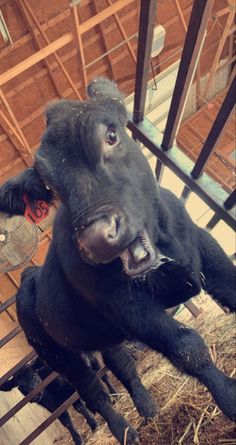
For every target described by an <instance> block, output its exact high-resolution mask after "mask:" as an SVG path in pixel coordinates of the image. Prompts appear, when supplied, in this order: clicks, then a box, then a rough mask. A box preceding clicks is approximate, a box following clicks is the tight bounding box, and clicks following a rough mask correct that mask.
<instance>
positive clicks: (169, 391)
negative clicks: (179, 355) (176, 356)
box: [84, 312, 236, 445]
mask: <svg viewBox="0 0 236 445" xmlns="http://www.w3.org/2000/svg"><path fill="white" fill-rule="evenodd" d="M191 326H192V327H194V328H195V329H197V330H198V332H199V333H201V335H202V336H203V337H204V338H205V340H206V342H207V344H208V345H209V347H210V350H211V354H212V358H213V360H214V362H215V363H216V365H217V366H218V367H219V368H220V369H221V370H223V371H224V372H225V373H226V374H227V375H231V376H233V375H234V374H235V375H236V327H235V317H234V315H228V314H227V315H226V314H220V315H217V316H215V315H210V314H207V313H206V312H205V313H204V314H202V315H200V316H199V317H198V318H197V319H196V320H192V322H191ZM138 370H139V374H140V375H141V376H142V381H143V383H144V384H145V386H146V387H148V388H149V389H150V392H151V393H152V395H153V397H154V398H155V400H156V401H157V403H158V406H159V408H160V412H159V414H158V415H157V416H156V418H155V419H154V420H150V421H149V422H148V424H147V425H144V424H143V422H142V419H141V418H140V416H139V415H138V413H137V412H136V410H135V408H134V406H133V404H132V402H131V400H130V397H129V396H128V395H127V393H126V392H125V391H124V389H123V387H121V386H120V385H119V384H117V383H115V384H116V387H117V388H118V389H120V397H119V400H118V401H117V402H116V404H115V409H116V410H117V411H119V412H121V413H122V414H124V415H125V417H126V418H127V419H128V420H129V421H130V423H131V424H132V425H133V426H134V427H135V428H136V429H137V430H138V432H139V435H140V439H141V444H142V445H193V444H196V445H205V444H206V445H236V431H235V425H234V423H233V422H231V421H230V420H228V419H227V418H226V417H225V416H224V415H223V414H222V413H221V411H220V410H219V409H218V408H217V407H216V405H215V403H214V401H213V400H212V397H211V395H210V393H209V392H208V391H207V390H206V389H205V388H204V386H203V385H201V384H200V383H198V382H197V380H196V379H192V378H190V377H188V376H186V375H183V374H181V373H180V372H178V371H177V370H176V369H175V368H174V367H173V366H172V365H171V364H170V363H169V362H168V361H167V360H166V359H165V358H163V357H162V356H160V355H159V354H157V353H155V352H153V351H149V350H146V351H144V352H139V362H138ZM235 403H236V401H235ZM99 421H100V424H101V426H100V428H99V430H98V431H97V432H95V433H94V434H91V433H90V432H88V433H87V434H85V436H84V439H85V442H86V445H117V443H118V442H117V441H116V439H114V437H112V435H111V433H110V431H109V430H108V428H107V426H106V425H104V423H103V421H101V420H100V419H99ZM86 438H87V440H86Z"/></svg>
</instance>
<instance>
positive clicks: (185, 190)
mask: <svg viewBox="0 0 236 445" xmlns="http://www.w3.org/2000/svg"><path fill="white" fill-rule="evenodd" d="M190 193H191V189H190V188H189V187H188V186H187V185H185V186H184V188H183V191H182V193H181V200H182V201H186V200H187V199H188V198H189V195H190Z"/></svg>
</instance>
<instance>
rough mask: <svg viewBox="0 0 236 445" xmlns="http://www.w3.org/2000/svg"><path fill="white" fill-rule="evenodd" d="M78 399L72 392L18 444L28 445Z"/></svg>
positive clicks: (77, 395)
mask: <svg viewBox="0 0 236 445" xmlns="http://www.w3.org/2000/svg"><path fill="white" fill-rule="evenodd" d="M78 399H79V394H78V393H77V392H74V394H72V396H70V397H69V399H67V400H66V401H65V402H64V403H62V404H61V405H60V406H59V407H58V408H57V409H56V410H55V411H54V412H53V413H52V414H51V415H50V416H49V417H48V418H47V419H46V420H44V422H42V423H41V424H40V425H39V426H38V427H37V428H35V430H34V431H32V433H31V434H29V436H27V437H26V438H25V439H24V440H22V442H20V443H19V445H28V444H30V443H31V442H33V440H34V439H36V437H38V436H39V435H40V434H41V433H42V432H43V431H45V429H46V428H48V427H49V425H51V424H52V423H53V422H54V420H56V419H57V418H58V417H59V416H60V415H61V414H62V413H64V411H66V410H67V409H68V408H69V407H70V406H71V405H72V404H73V403H75V402H76V400H78Z"/></svg>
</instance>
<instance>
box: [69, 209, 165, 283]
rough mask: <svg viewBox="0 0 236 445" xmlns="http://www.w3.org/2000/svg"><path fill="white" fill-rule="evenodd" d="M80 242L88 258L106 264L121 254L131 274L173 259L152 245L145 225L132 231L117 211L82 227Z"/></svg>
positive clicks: (144, 271)
mask: <svg viewBox="0 0 236 445" xmlns="http://www.w3.org/2000/svg"><path fill="white" fill-rule="evenodd" d="M77 242H78V246H79V249H80V251H81V254H82V256H83V258H84V259H85V260H87V261H88V262H90V263H92V264H106V263H110V262H111V261H113V260H114V259H117V258H120V259H121V261H122V263H123V269H124V272H125V273H126V274H127V275H129V276H131V277H136V276H139V275H143V274H145V273H147V272H148V271H149V270H151V269H157V268H158V267H160V266H162V265H163V264H164V263H166V262H168V261H170V260H171V259H170V258H168V257H166V256H164V255H162V254H161V253H160V252H158V250H157V249H156V248H154V247H153V245H152V242H151V240H150V237H149V235H148V232H147V230H146V229H143V230H141V231H140V232H139V233H138V234H137V232H136V233H135V234H134V233H131V231H130V228H129V224H128V223H127V219H126V218H125V216H122V215H119V214H118V213H112V214H110V215H106V216H104V217H102V218H99V219H97V220H95V221H93V222H92V223H90V224H89V225H88V226H85V227H83V228H82V230H80V231H79V232H78V233H77Z"/></svg>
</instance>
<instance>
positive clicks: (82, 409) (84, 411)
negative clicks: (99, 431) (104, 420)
mask: <svg viewBox="0 0 236 445" xmlns="http://www.w3.org/2000/svg"><path fill="white" fill-rule="evenodd" d="M73 407H74V408H75V410H76V411H77V412H78V413H80V414H81V415H82V416H83V417H84V418H85V420H86V422H87V424H88V425H89V426H90V428H91V430H92V431H94V430H95V429H96V428H97V426H98V424H97V421H96V419H95V417H94V415H93V414H92V413H91V412H90V411H89V410H88V408H87V407H86V405H85V403H84V402H83V401H82V400H81V399H80V398H79V399H78V400H76V402H75V403H73Z"/></svg>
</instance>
